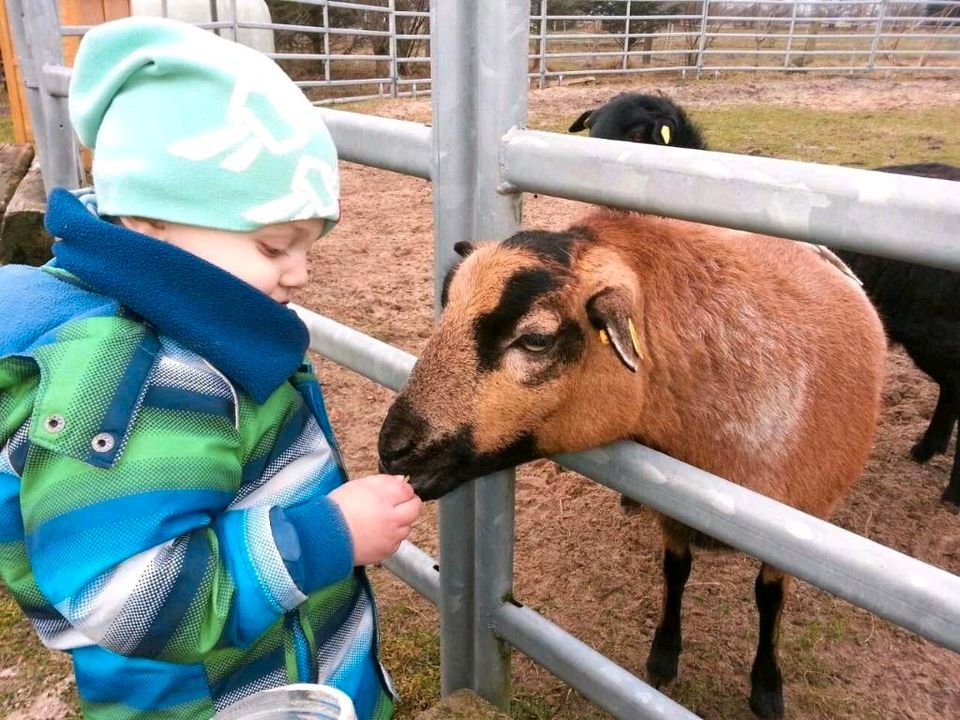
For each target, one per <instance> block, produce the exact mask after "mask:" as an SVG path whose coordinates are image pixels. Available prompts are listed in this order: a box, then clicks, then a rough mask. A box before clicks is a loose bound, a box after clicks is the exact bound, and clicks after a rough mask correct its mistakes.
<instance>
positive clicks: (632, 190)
mask: <svg viewBox="0 0 960 720" xmlns="http://www.w3.org/2000/svg"><path fill="white" fill-rule="evenodd" d="M501 158H502V163H503V179H504V180H505V181H507V182H508V183H510V184H512V185H513V186H515V187H516V188H519V189H521V190H525V191H530V192H538V193H544V194H547V195H554V196H558V197H565V198H570V199H573V200H583V201H586V202H592V203H597V204H600V205H611V206H615V207H621V208H627V209H632V210H640V211H644V212H655V213H658V214H665V215H670V216H672V217H679V218H685V219H688V220H696V221H699V222H705V223H710V224H713V225H722V226H725V227H732V228H739V229H742V230H749V231H752V232H760V233H766V234H769V235H776V236H780V237H788V238H793V239H795V240H804V241H808V242H813V243H820V244H825V245H831V246H835V247H840V248H846V249H850V250H859V251H864V252H868V253H871V254H875V255H885V256H889V257H894V258H899V259H903V260H912V261H914V262H919V263H924V264H929V265H938V266H940V267H945V268H948V269H952V270H960V254H958V252H957V228H958V227H960V203H958V202H957V200H958V192H957V184H956V183H953V182H950V181H947V180H934V179H930V178H917V177H911V176H903V175H895V174H893V173H881V172H873V171H869V170H857V169H854V168H844V167H838V166H835V165H819V164H815V163H804V162H796V161H792V160H778V159H774V158H763V157H754V156H748V155H732V154H728V153H719V152H712V151H711V152H704V151H700V150H688V149H685V148H662V147H657V146H654V145H643V144H638V143H628V142H617V141H613V140H600V139H596V138H586V137H574V136H569V135H561V134H559V133H547V132H539V131H535V130H514V131H511V132H510V133H508V135H507V136H506V137H505V139H504V146H503V148H502V154H501ZM908 239H909V241H910V242H909V243H908V242H907V240H908Z"/></svg>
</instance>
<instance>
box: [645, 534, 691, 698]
mask: <svg viewBox="0 0 960 720" xmlns="http://www.w3.org/2000/svg"><path fill="white" fill-rule="evenodd" d="M692 564H693V555H692V554H691V553H690V545H689V543H687V542H685V541H677V540H670V539H668V538H667V537H666V536H665V537H664V545H663V607H662V608H661V615H660V624H659V625H658V626H657V632H656V633H655V634H654V636H653V645H652V646H651V647H650V655H649V657H647V679H648V680H649V681H650V684H651V685H653V686H654V687H656V688H659V687H661V686H662V685H666V684H667V683H669V682H670V681H672V680H673V679H674V678H675V677H676V676H677V666H678V664H679V662H680V644H681V640H680V605H681V602H682V600H683V588H684V586H685V585H686V584H687V578H688V577H690V567H691V565H692Z"/></svg>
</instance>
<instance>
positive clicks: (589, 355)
mask: <svg viewBox="0 0 960 720" xmlns="http://www.w3.org/2000/svg"><path fill="white" fill-rule="evenodd" d="M578 239H579V238H578V237H577V235H576V234H569V233H546V232H522V233H518V234H517V235H515V236H513V237H512V238H510V239H509V240H506V241H504V242H502V243H497V244H492V245H485V246H480V247H478V248H476V249H475V250H474V248H473V247H472V246H469V245H468V244H466V243H461V244H460V245H459V248H458V252H460V253H461V254H462V255H465V256H467V257H466V259H465V260H464V261H463V262H462V263H461V264H460V265H459V266H458V267H456V268H454V269H453V270H451V273H450V274H449V275H448V278H447V283H446V286H445V291H444V310H443V313H442V315H441V316H440V319H439V322H438V324H437V326H436V328H435V330H434V333H433V335H432V336H431V338H430V340H429V341H428V343H427V346H426V348H425V349H424V351H423V353H422V354H421V355H420V358H419V360H418V361H417V364H416V366H415V367H414V369H413V372H412V374H411V375H410V378H409V380H408V382H407V384H406V386H405V387H404V389H403V391H402V392H401V393H400V395H399V397H398V398H397V399H396V401H395V402H394V404H393V405H392V406H391V408H390V410H389V412H388V413H387V417H386V419H385V421H384V423H383V427H382V428H381V430H380V441H379V452H380V465H381V469H382V470H383V471H385V472H391V473H398V474H405V475H409V476H410V478H411V482H412V483H413V487H414V489H415V490H416V491H417V494H418V495H420V497H421V498H424V499H433V498H437V497H440V496H441V495H443V494H445V493H446V492H448V491H450V490H452V489H454V488H455V487H457V486H458V485H460V484H461V483H463V482H464V481H466V480H469V479H471V478H474V477H478V476H480V475H485V474H488V473H490V472H494V471H496V470H501V469H504V468H507V467H511V466H513V465H516V464H519V463H521V462H525V461H527V460H531V459H533V458H535V457H539V456H542V455H547V454H552V453H555V452H561V451H575V450H581V449H584V448H586V447H592V446H595V445H599V444H602V443H604V442H609V441H612V440H614V439H617V438H619V437H622V428H623V427H625V426H626V425H629V424H630V423H631V422H632V420H633V418H635V417H636V414H637V413H639V410H640V407H639V406H640V404H641V403H639V402H633V401H632V400H633V399H634V398H636V397H638V396H639V395H640V394H641V393H639V392H638V387H642V377H641V376H642V373H637V370H638V368H639V367H640V365H641V363H642V360H641V358H642V355H643V350H642V348H643V340H642V337H641V335H640V331H638V329H637V328H641V329H642V325H641V324H640V323H639V322H638V320H639V318H638V317H636V313H637V310H638V306H637V299H636V298H637V296H638V295H639V293H638V292H637V280H636V277H635V275H634V274H633V273H631V272H630V271H629V270H628V269H627V268H626V267H625V266H624V265H623V264H622V263H621V262H620V261H619V260H618V259H617V258H616V256H615V255H614V254H613V253H611V252H610V251H604V250H602V249H600V248H596V247H591V246H590V244H587V243H579V242H578ZM610 256H613V257H610ZM631 371H632V372H631Z"/></svg>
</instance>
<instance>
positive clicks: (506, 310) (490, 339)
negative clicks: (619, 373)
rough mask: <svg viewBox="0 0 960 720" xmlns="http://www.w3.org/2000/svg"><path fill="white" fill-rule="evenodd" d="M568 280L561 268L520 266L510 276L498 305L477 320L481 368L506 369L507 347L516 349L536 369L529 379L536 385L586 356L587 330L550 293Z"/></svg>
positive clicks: (476, 327) (527, 378)
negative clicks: (557, 305) (554, 304)
mask: <svg viewBox="0 0 960 720" xmlns="http://www.w3.org/2000/svg"><path fill="white" fill-rule="evenodd" d="M563 283H564V278H563V277H562V275H561V274H560V273H559V272H556V271H551V270H548V269H546V268H535V269H525V270H520V271H518V272H516V273H515V274H514V275H513V276H512V277H511V278H510V279H509V280H508V281H507V283H506V285H505V286H504V288H503V292H502V293H501V295H500V300H499V302H498V303H497V305H496V307H495V308H494V309H493V310H491V311H490V312H488V313H485V314H483V315H480V316H479V317H477V319H476V321H475V322H474V347H475V348H476V353H477V366H478V370H479V371H480V372H481V373H489V372H492V371H494V370H496V369H498V368H500V367H501V366H502V364H503V361H504V357H505V355H506V354H507V352H509V351H512V350H516V351H518V352H521V353H523V356H524V357H525V358H526V359H527V360H528V361H530V362H531V363H533V364H534V368H535V369H534V371H533V373H532V375H530V376H528V377H526V378H525V379H524V380H523V382H524V384H533V385H536V384H540V383H542V382H545V381H546V380H549V379H551V378H553V377H556V376H557V375H558V374H559V373H560V372H561V370H562V369H563V367H564V366H566V365H568V364H570V363H572V362H574V361H575V360H576V359H577V358H579V357H580V354H581V353H582V352H583V347H584V333H583V330H582V329H581V328H580V326H579V325H578V324H577V323H576V322H575V321H573V320H570V319H568V318H563V317H562V316H561V314H560V312H559V308H556V309H554V308H552V305H551V303H550V301H549V294H550V293H551V292H553V291H554V290H557V289H559V288H560V287H561V286H562V285H563Z"/></svg>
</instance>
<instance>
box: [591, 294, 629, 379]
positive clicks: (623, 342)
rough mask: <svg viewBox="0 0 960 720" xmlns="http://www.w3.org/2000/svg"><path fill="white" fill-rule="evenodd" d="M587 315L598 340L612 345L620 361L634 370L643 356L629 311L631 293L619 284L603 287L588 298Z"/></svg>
mask: <svg viewBox="0 0 960 720" xmlns="http://www.w3.org/2000/svg"><path fill="white" fill-rule="evenodd" d="M586 309H587V318H589V320H590V324H591V325H593V327H594V328H595V329H596V330H597V331H598V332H599V334H600V342H602V343H603V344H604V345H611V346H612V347H613V351H614V352H615V353H616V354H617V357H618V358H619V359H620V362H622V363H623V365H624V367H626V368H627V370H629V371H630V372H636V371H637V367H638V366H639V364H640V361H641V360H642V359H643V351H642V344H641V342H640V336H639V335H638V334H637V329H636V327H635V326H634V324H633V320H632V318H631V317H630V313H631V312H632V310H633V307H632V302H631V299H630V293H628V292H627V291H626V289H625V288H622V287H606V288H604V289H603V290H601V291H600V292H598V293H596V294H595V295H593V296H592V297H591V298H590V299H589V300H587V308H586Z"/></svg>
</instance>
